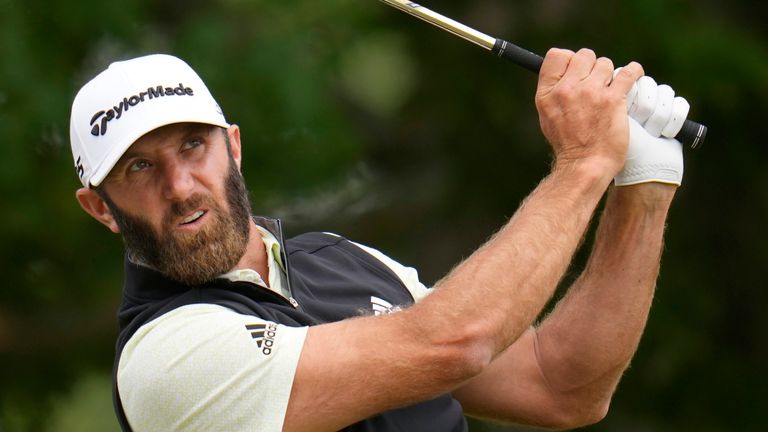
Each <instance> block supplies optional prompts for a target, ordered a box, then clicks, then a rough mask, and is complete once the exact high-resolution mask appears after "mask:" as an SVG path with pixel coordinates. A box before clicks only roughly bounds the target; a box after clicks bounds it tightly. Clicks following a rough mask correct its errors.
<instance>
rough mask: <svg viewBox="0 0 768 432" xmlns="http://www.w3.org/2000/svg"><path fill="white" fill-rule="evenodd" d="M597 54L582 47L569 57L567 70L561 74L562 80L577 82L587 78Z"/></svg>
mask: <svg viewBox="0 0 768 432" xmlns="http://www.w3.org/2000/svg"><path fill="white" fill-rule="evenodd" d="M596 60H597V56H596V55H595V52H594V51H592V50H591V49H589V48H582V49H580V50H579V51H578V52H577V53H576V54H574V55H573V57H572V58H571V62H570V63H569V64H568V70H566V71H565V75H563V81H568V82H574V83H576V82H579V81H582V80H584V79H585V78H587V77H588V76H589V75H590V74H591V73H592V69H593V68H594V67H595V62H596Z"/></svg>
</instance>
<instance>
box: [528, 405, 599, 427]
mask: <svg viewBox="0 0 768 432" xmlns="http://www.w3.org/2000/svg"><path fill="white" fill-rule="evenodd" d="M610 402H611V401H610V399H608V400H602V401H589V402H579V403H576V404H569V406H568V407H567V408H563V409H561V410H559V412H557V413H554V415H552V416H551V417H550V420H551V423H549V424H547V425H543V426H546V427H547V428H548V429H551V430H570V429H576V428H580V427H584V426H589V425H593V424H595V423H598V422H600V421H602V420H603V419H604V418H605V417H606V416H607V415H608V409H609V408H610Z"/></svg>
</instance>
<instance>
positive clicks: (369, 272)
mask: <svg viewBox="0 0 768 432" xmlns="http://www.w3.org/2000/svg"><path fill="white" fill-rule="evenodd" d="M256 222H257V224H258V225H259V226H260V227H259V231H260V232H261V235H262V239H263V241H264V244H265V248H266V250H267V255H268V269H269V284H266V283H265V282H264V281H263V280H262V279H261V277H260V276H259V274H258V273H257V272H255V271H253V270H236V271H233V272H230V273H227V274H225V275H222V277H221V278H219V279H216V280H215V281H213V282H210V283H206V284H203V285H200V286H186V285H182V284H178V283H176V282H174V281H171V280H169V279H167V278H165V277H164V276H163V275H161V274H160V273H158V272H156V271H154V270H152V269H149V268H147V267H144V266H139V265H136V264H133V263H131V262H129V261H127V260H126V279H125V287H124V292H123V303H122V305H121V308H120V313H119V319H120V328H121V332H120V336H119V338H118V343H117V353H116V364H115V380H116V386H115V408H116V410H117V412H118V418H119V420H120V423H121V425H122V426H123V429H124V430H135V431H159V430H162V431H177V430H178V431H181V430H184V431H192V430H195V431H211V430H232V431H280V430H282V426H283V421H284V418H285V413H286V409H287V406H288V399H289V397H290V393H291V387H292V384H293V378H294V374H295V371H296V367H297V364H298V360H299V356H300V354H301V349H302V346H303V343H304V339H305V336H306V332H307V329H308V326H310V325H316V324H321V323H326V322H333V321H339V320H342V319H346V318H350V317H354V316H359V315H361V314H371V315H374V314H382V313H390V312H396V311H397V310H398V309H399V308H400V307H403V306H407V305H409V304H411V303H413V302H414V301H418V300H420V299H422V298H423V297H425V296H426V295H427V294H428V292H429V290H428V289H427V288H426V287H425V286H424V285H423V284H422V283H421V282H420V281H419V280H418V275H417V273H416V271H415V270H414V269H411V268H407V267H405V266H403V265H401V264H399V263H397V262H396V261H394V260H392V259H391V258H389V257H387V256H386V255H384V254H382V253H381V252H379V251H377V250H375V249H372V248H368V247H365V246H362V245H359V244H356V243H353V242H350V241H348V240H346V239H344V238H342V237H339V236H336V235H333V234H328V233H309V234H303V235H301V236H298V237H296V238H293V239H290V240H288V241H287V242H283V240H282V231H281V228H280V223H279V221H277V220H274V219H267V218H257V219H256ZM329 355H330V354H329ZM466 427H467V426H466V421H465V419H464V416H463V412H462V409H461V406H460V405H459V403H458V402H457V401H456V400H454V399H453V398H452V397H451V396H450V395H443V396H440V397H438V398H435V399H433V400H431V401H425V402H422V403H419V404H415V405H412V406H409V407H405V408H401V409H396V410H391V411H387V412H384V413H381V414H379V415H377V416H375V417H372V418H370V419H367V420H364V421H362V422H359V423H357V424H355V425H352V426H350V427H348V428H346V429H345V430H348V431H395V430H408V431H420V430H425V431H426V430H440V431H466Z"/></svg>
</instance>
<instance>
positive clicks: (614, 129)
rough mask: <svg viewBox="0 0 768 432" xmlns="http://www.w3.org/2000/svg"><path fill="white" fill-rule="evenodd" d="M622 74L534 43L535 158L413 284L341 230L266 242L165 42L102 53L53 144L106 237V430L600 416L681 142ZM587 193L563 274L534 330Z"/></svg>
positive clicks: (641, 313) (669, 116) (224, 134)
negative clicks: (115, 255) (506, 203)
mask: <svg viewBox="0 0 768 432" xmlns="http://www.w3.org/2000/svg"><path fill="white" fill-rule="evenodd" d="M641 75H643V70H642V68H641V66H640V65H638V64H637V63H631V64H629V65H628V66H626V67H624V68H621V69H620V70H618V71H616V72H614V66H613V64H612V63H611V61H610V60H608V59H605V58H596V56H595V54H594V53H593V52H592V51H590V50H587V49H584V50H580V51H578V52H576V53H574V52H571V51H568V50H560V49H553V50H550V52H549V53H548V54H547V56H546V58H545V61H544V64H543V66H542V69H541V73H540V76H539V83H538V89H537V93H536V105H537V108H538V110H539V113H540V122H541V128H542V130H543V132H544V134H545V136H546V137H547V138H548V140H549V142H550V143H551V146H552V150H553V152H554V161H553V164H552V170H551V173H550V174H549V175H548V176H547V177H546V178H544V179H543V180H542V182H541V183H540V184H539V185H538V187H537V188H536V189H535V190H534V191H533V192H532V193H531V194H530V196H529V197H528V198H527V199H526V200H525V201H524V203H523V204H522V205H521V207H520V209H519V210H518V211H517V212H516V214H515V215H514V217H512V218H511V220H510V221H509V222H508V223H507V224H506V225H505V226H504V227H502V228H501V230H500V231H499V232H498V233H497V234H496V235H495V236H494V237H493V238H492V239H491V240H490V241H488V242H487V243H486V244H485V245H483V246H482V247H481V248H479V249H478V250H477V251H476V252H475V253H474V254H473V255H472V256H471V257H469V258H468V259H467V260H465V261H464V262H462V263H461V264H460V265H458V266H457V267H456V268H455V269H454V270H452V271H451V272H450V274H448V275H447V276H446V277H445V278H444V279H443V280H441V281H440V282H439V283H438V284H437V286H436V287H435V288H434V289H432V290H428V289H427V288H425V287H424V286H423V285H422V284H421V283H420V282H419V281H418V277H417V276H416V273H415V271H414V270H413V269H410V268H407V267H404V266H402V265H400V264H398V263H396V262H395V261H393V260H392V259H390V258H388V257H386V256H385V255H384V254H382V253H381V252H379V251H376V250H374V249H371V248H369V247H366V246H362V245H358V244H355V243H352V242H350V241H348V240H346V239H344V238H342V237H339V236H336V235H332V234H325V233H309V234H305V235H301V236H298V237H296V238H294V239H291V240H288V241H284V240H283V238H282V233H281V229H280V224H279V221H275V220H272V219H268V218H263V217H253V216H251V209H250V204H249V202H248V198H247V192H246V188H245V186H244V183H243V179H242V177H241V175H240V161H241V154H242V144H241V136H240V131H239V129H238V127H237V126H236V125H230V124H229V123H227V122H226V120H225V118H224V116H223V114H222V112H221V110H220V109H219V107H218V105H217V104H216V102H215V101H214V99H213V97H212V96H211V94H210V93H209V92H208V90H207V89H206V87H205V85H204V84H203V82H202V81H201V79H200V78H199V77H198V76H197V74H196V73H195V72H194V71H193V70H192V69H191V68H190V67H189V66H188V65H187V64H186V63H184V62H183V61H181V60H179V59H177V58H174V57H171V56H166V55H152V56H146V57H140V58H136V59H132V60H128V61H125V62H117V63H113V64H112V65H111V66H110V67H109V68H108V69H107V70H105V71H104V72H102V73H101V74H99V75H98V76H97V77H95V78H94V79H93V80H92V81H90V82H89V83H87V84H86V85H85V86H84V87H83V88H82V89H81V91H80V92H79V93H78V95H77V97H76V98H75V101H74V103H73V107H72V117H71V139H72V149H73V155H74V159H75V167H76V170H77V172H78V175H79V177H80V179H81V181H82V183H83V188H81V189H79V190H78V191H77V194H76V196H77V199H78V201H79V203H80V205H81V206H82V208H83V209H84V210H85V211H86V212H88V213H89V214H90V215H91V216H93V217H94V218H95V219H96V220H98V221H99V222H101V223H102V224H104V225H105V226H107V227H108V228H109V229H110V230H112V231H113V232H115V233H121V234H122V236H123V239H124V241H125V246H126V252H127V253H126V262H125V268H126V277H125V286H124V293H123V304H122V306H121V308H120V313H119V319H120V329H121V332H120V336H119V340H118V343H117V353H116V359H115V407H116V410H117V412H118V417H119V419H120V422H121V425H122V426H123V428H124V429H125V430H131V429H132V430H136V431H159V430H163V431H168V430H185V431H186V430H207V431H210V430H247V431H254V430H259V431H279V430H286V431H334V430H340V429H345V430H350V431H363V430H366V431H372V430H376V431H389V430H399V431H427V430H430V431H464V430H466V428H467V425H466V421H465V419H464V413H467V414H469V415H474V416H479V417H483V418H490V419H497V420H500V421H504V422H516V423H523V424H529V425H535V426H541V427H549V428H570V427H576V426H580V425H585V424H589V423H593V422H596V421H598V420H600V419H601V418H602V417H603V416H604V415H605V414H606V412H607V409H608V405H609V402H610V399H611V396H612V394H613V392H614V390H615V388H616V385H617V383H618V380H619V378H620V376H621V374H622V372H623V371H624V369H625V368H626V367H627V365H628V363H629V361H630V359H631V357H632V355H633V353H634V351H635V349H636V346H637V343H638V340H639V338H640V335H641V333H642V330H643V327H644V325H645V321H646V318H647V314H648V310H649V307H650V303H651V298H652V295H653V291H654V287H655V280H656V277H657V274H658V269H659V259H660V251H661V245H662V236H663V229H664V224H665V219H666V214H667V210H668V208H669V205H670V203H671V200H672V197H673V195H674V193H675V189H676V187H677V186H679V184H680V182H681V180H682V170H683V165H682V151H681V146H680V143H678V142H677V141H675V140H674V139H670V138H664V137H663V136H662V137H660V135H662V134H663V135H665V136H670V135H674V133H675V132H677V131H676V130H675V129H679V127H680V124H682V121H683V120H684V119H685V116H686V115H687V104H686V103H685V101H684V100H680V99H679V98H674V93H673V92H672V90H671V89H670V88H669V87H667V86H657V85H656V84H655V82H653V80H651V79H650V78H646V77H644V78H643V79H640V78H641ZM635 83H637V85H635ZM630 92H631V94H630V95H629V96H628V93H630ZM628 101H629V103H628ZM628 106H629V109H630V113H631V115H632V116H633V118H634V119H628V116H627V107H628ZM265 157H268V155H265ZM614 181H615V184H616V185H617V186H616V187H611V188H609V185H610V184H611V183H612V182H614ZM606 190H609V191H608V197H607V201H606V206H605V211H604V214H603V216H602V220H601V222H600V225H599V228H598V231H597V236H596V239H595V245H594V248H593V250H592V253H591V256H590V259H589V261H588V264H587V267H586V269H585V271H584V273H583V274H582V275H581V276H580V277H579V278H578V280H577V281H576V282H575V283H574V284H573V286H571V287H570V288H569V290H568V292H567V294H566V295H565V297H564V298H563V299H562V300H561V301H560V302H559V304H558V305H557V306H556V308H555V309H554V310H553V311H552V312H551V313H550V314H549V315H548V316H547V317H546V319H544V320H543V321H542V322H541V323H540V324H539V325H537V326H533V325H532V322H533V321H534V319H536V317H537V315H538V314H539V313H540V312H541V310H542V308H543V307H544V306H545V304H546V303H547V301H548V300H549V299H550V297H551V295H552V293H553V291H554V290H555V288H556V286H557V284H558V282H559V281H560V279H561V277H562V275H563V273H564V272H565V270H566V269H567V267H568V265H569V262H570V260H571V257H572V255H573V253H574V251H575V249H576V248H577V246H578V245H579V242H580V240H581V239H582V237H583V235H584V232H585V230H586V228H587V226H588V224H589V222H590V219H591V217H592V214H593V212H594V210H595V208H596V206H597V205H598V202H599V201H600V200H601V198H602V196H603V195H604V193H605V192H606Z"/></svg>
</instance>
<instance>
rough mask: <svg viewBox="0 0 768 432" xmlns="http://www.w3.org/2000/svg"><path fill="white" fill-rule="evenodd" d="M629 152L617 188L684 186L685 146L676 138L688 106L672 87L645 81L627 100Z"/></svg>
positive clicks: (649, 80)
mask: <svg viewBox="0 0 768 432" xmlns="http://www.w3.org/2000/svg"><path fill="white" fill-rule="evenodd" d="M627 108H628V110H629V115H630V119H629V150H628V152H627V160H626V162H625V164H624V168H622V170H621V171H620V172H619V173H618V174H617V175H616V178H615V182H616V185H617V186H628V185H634V184H640V183H650V182H659V183H667V184H673V185H677V186H680V184H681V183H682V180H683V146H682V145H681V144H680V142H679V141H677V140H676V139H674V138H667V137H674V136H675V135H676V134H677V132H678V131H679V130H680V127H681V126H682V124H683V122H684V121H685V118H686V116H687V115H688V110H689V105H688V102H687V101H686V100H685V99H683V98H681V97H675V92H674V91H673V90H672V88H671V87H669V86H668V85H657V84H656V82H655V81H654V80H653V78H651V77H647V76H646V77H642V78H640V79H639V80H638V82H637V83H636V84H635V85H634V86H633V87H632V89H631V90H630V92H629V94H628V96H627Z"/></svg>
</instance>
